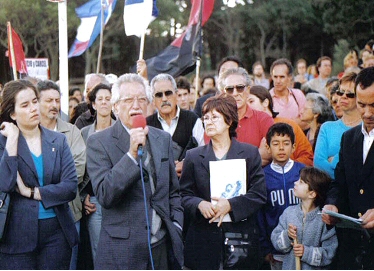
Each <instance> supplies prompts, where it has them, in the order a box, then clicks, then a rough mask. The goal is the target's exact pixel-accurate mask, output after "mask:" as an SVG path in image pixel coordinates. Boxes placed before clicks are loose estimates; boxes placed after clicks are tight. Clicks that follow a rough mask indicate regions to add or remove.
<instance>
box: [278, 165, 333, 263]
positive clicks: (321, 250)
mask: <svg viewBox="0 0 374 271" xmlns="http://www.w3.org/2000/svg"><path fill="white" fill-rule="evenodd" d="M330 181H331V179H330V177H329V176H328V175H327V174H326V173H325V172H323V171H321V170H319V169H317V168H313V167H305V168H303V169H302V170H301V171H300V179H299V180H298V181H297V182H295V186H294V193H295V196H296V197H298V198H299V199H300V200H301V202H300V204H299V205H294V206H290V207H288V208H287V209H286V210H285V211H284V212H283V214H282V215H281V216H280V218H279V223H278V226H277V227H276V228H275V229H274V230H273V232H272V234H271V241H272V243H273V245H274V247H275V249H277V250H278V251H280V252H283V253H286V256H285V258H284V261H283V265H282V269H295V268H296V260H295V258H296V257H300V262H301V269H321V268H323V269H328V267H329V264H331V262H332V259H333V257H334V255H335V251H336V249H337V247H338V239H337V237H336V233H335V229H334V228H331V229H327V227H326V224H325V223H323V222H322V218H321V215H320V212H321V209H322V207H323V205H324V202H325V199H326V194H327V191H328V188H329V184H330ZM296 237H297V242H294V240H295V239H296ZM296 243H297V244H296Z"/></svg>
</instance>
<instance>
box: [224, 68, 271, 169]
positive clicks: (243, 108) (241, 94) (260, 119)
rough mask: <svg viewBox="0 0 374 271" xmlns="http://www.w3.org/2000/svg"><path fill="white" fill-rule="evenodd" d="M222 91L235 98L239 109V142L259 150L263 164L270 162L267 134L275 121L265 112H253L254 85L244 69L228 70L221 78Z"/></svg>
mask: <svg viewBox="0 0 374 271" xmlns="http://www.w3.org/2000/svg"><path fill="white" fill-rule="evenodd" d="M219 82H220V89H221V91H224V92H225V93H227V94H228V95H231V96H233V97H234V98H235V101H236V106H237V108H238V115H239V125H238V128H237V129H236V132H237V135H238V136H237V140H238V141H240V142H245V143H249V144H252V145H254V146H256V147H258V148H259V151H260V155H261V158H262V164H263V165H266V164H268V163H269V162H270V159H271V157H270V156H269V154H268V152H267V150H266V147H265V146H266V140H265V137H266V133H267V131H268V130H269V127H270V126H271V125H273V123H274V120H273V118H272V117H270V116H269V115H268V114H266V113H265V112H261V111H257V110H253V109H252V108H251V107H250V106H249V104H248V95H249V93H250V86H251V85H252V84H253V81H252V79H251V78H250V77H249V74H248V72H247V71H246V70H245V69H244V68H234V69H228V70H226V71H225V72H223V73H222V74H221V76H220V78H219Z"/></svg>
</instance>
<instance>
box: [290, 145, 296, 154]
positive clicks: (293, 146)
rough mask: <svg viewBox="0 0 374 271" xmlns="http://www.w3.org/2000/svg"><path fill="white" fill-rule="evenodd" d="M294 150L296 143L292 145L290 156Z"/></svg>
mask: <svg viewBox="0 0 374 271" xmlns="http://www.w3.org/2000/svg"><path fill="white" fill-rule="evenodd" d="M295 150H296V143H293V144H292V149H291V154H292V153H293V152H294V151H295Z"/></svg>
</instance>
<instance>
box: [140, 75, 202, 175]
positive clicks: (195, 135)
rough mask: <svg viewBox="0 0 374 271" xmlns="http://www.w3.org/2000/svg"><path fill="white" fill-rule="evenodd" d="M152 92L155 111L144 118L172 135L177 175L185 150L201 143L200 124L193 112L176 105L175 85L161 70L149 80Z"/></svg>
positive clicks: (180, 170) (151, 124) (170, 77)
mask: <svg viewBox="0 0 374 271" xmlns="http://www.w3.org/2000/svg"><path fill="white" fill-rule="evenodd" d="M151 93H152V96H153V104H154V106H155V107H156V108H157V112H156V113H154V114H153V115H150V116H148V117H147V124H148V125H149V126H153V127H156V128H158V129H162V130H164V131H166V132H168V133H169V134H170V135H171V137H172V139H173V154H174V161H175V170H176V171H177V175H178V177H179V176H180V174H181V173H182V167H183V159H184V156H185V153H186V151H187V150H188V149H191V148H194V147H197V146H202V145H204V128H203V124H202V121H201V119H199V117H198V116H197V115H196V114H195V113H194V112H192V111H189V110H184V109H181V108H180V107H179V106H178V105H177V84H176V82H175V80H174V78H173V77H172V76H171V75H169V74H165V73H161V74H159V75H157V76H155V77H154V78H153V79H152V81H151Z"/></svg>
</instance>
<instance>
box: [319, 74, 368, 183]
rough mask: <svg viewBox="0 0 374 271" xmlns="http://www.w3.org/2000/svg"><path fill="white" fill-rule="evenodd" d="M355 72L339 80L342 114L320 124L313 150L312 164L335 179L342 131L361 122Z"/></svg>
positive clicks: (338, 93)
mask: <svg viewBox="0 0 374 271" xmlns="http://www.w3.org/2000/svg"><path fill="white" fill-rule="evenodd" d="M356 77H357V74H356V73H354V72H352V73H348V74H346V75H344V76H343V77H342V78H341V79H340V80H339V89H338V90H337V91H336V94H337V95H338V96H339V105H340V108H341V109H342V111H343V116H342V117H341V118H340V119H339V120H336V121H327V122H326V123H324V124H322V126H321V129H320V131H319V134H318V139H317V142H316V148H315V152H314V166H315V167H316V168H319V169H322V170H324V171H326V172H327V173H328V174H329V175H330V177H331V178H333V179H335V174H334V170H335V167H336V165H337V163H338V162H339V150H340V140H341V137H342V135H343V133H344V132H345V131H347V130H349V129H351V128H352V127H355V126H357V125H359V124H361V116H360V113H359V112H358V110H357V106H356V94H355V80H356Z"/></svg>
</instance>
